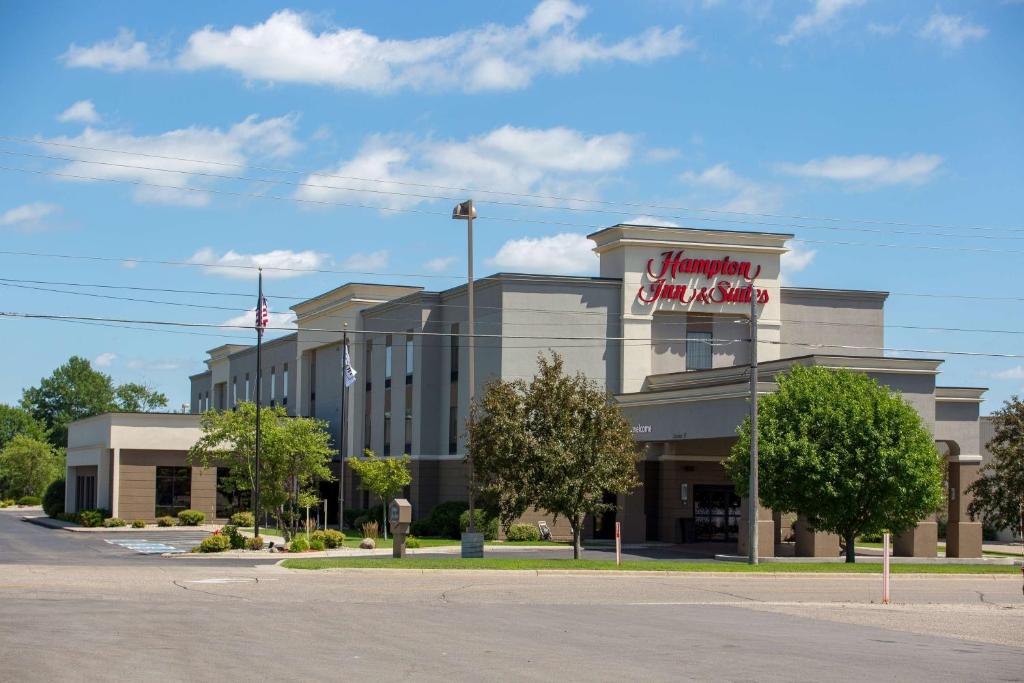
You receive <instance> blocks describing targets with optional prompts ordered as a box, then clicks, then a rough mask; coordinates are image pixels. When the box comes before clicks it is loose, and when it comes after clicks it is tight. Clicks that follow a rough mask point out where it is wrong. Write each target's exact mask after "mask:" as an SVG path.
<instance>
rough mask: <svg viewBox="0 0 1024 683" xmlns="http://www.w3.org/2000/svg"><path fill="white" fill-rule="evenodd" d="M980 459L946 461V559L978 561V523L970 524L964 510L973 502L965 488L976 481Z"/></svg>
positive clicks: (951, 458) (972, 457) (965, 457)
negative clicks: (947, 464) (972, 559)
mask: <svg viewBox="0 0 1024 683" xmlns="http://www.w3.org/2000/svg"><path fill="white" fill-rule="evenodd" d="M980 466H981V456H980V455H956V456H950V458H949V522H948V523H947V525H946V557H981V542H982V539H981V522H973V521H971V516H970V515H969V514H968V513H967V507H968V506H969V505H970V504H971V500H972V499H973V498H974V496H972V495H971V494H969V493H967V487H968V486H970V485H971V484H973V483H974V481H975V480H976V479H977V478H978V469H979V468H980Z"/></svg>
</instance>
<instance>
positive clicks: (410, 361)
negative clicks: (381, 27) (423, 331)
mask: <svg viewBox="0 0 1024 683" xmlns="http://www.w3.org/2000/svg"><path fill="white" fill-rule="evenodd" d="M415 355H416V354H415V347H414V346H413V335H412V330H409V334H407V335H406V336H405V382H406V384H412V373H413V369H414V367H415V366H414V358H415Z"/></svg>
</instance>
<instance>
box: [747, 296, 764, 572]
mask: <svg viewBox="0 0 1024 683" xmlns="http://www.w3.org/2000/svg"><path fill="white" fill-rule="evenodd" d="M760 507H761V502H760V500H759V496H758V482H757V288H756V287H754V284H753V283H751V284H750V490H749V492H748V493H747V512H748V514H747V517H748V519H747V523H748V527H747V546H748V547H747V550H748V559H747V561H748V562H749V563H750V564H757V545H758V538H757V515H758V510H759V509H760Z"/></svg>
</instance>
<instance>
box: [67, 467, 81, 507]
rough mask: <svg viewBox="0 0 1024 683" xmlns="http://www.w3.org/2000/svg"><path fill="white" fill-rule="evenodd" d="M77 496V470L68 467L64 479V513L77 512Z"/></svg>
mask: <svg viewBox="0 0 1024 683" xmlns="http://www.w3.org/2000/svg"><path fill="white" fill-rule="evenodd" d="M77 494H78V468H77V467H69V468H68V469H67V475H66V478H65V479H64V511H65V512H78V510H76V509H75V500H76V497H77Z"/></svg>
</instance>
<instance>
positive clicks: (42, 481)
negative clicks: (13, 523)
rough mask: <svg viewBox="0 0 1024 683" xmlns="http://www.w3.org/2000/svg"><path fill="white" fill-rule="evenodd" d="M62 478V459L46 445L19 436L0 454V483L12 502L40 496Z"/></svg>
mask: <svg viewBox="0 0 1024 683" xmlns="http://www.w3.org/2000/svg"><path fill="white" fill-rule="evenodd" d="M62 474H63V467H62V463H61V457H60V455H59V454H58V453H57V451H55V450H54V448H53V447H52V446H51V445H50V444H48V443H47V442H45V441H40V440H39V439H33V438H32V437H30V436H27V435H25V434H18V435H16V436H15V437H14V438H13V439H11V440H10V441H9V442H8V443H7V445H6V446H5V447H4V449H3V451H0V480H2V481H3V485H4V495H5V496H8V497H11V498H20V497H22V496H40V497H41V496H42V495H43V492H44V491H45V490H46V487H47V486H49V485H50V482H52V481H53V480H54V479H57V478H59V477H60V476H61V475H62Z"/></svg>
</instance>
